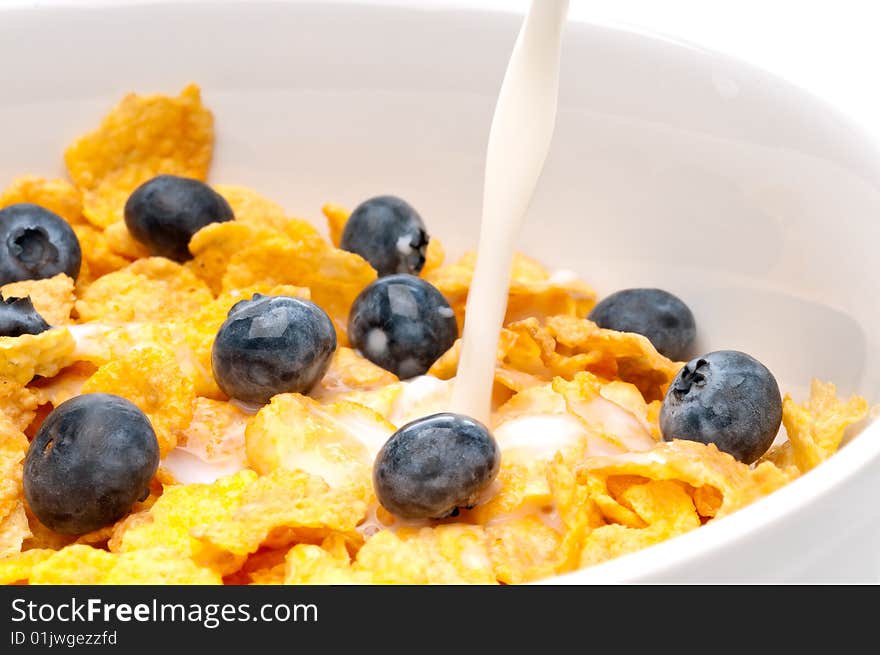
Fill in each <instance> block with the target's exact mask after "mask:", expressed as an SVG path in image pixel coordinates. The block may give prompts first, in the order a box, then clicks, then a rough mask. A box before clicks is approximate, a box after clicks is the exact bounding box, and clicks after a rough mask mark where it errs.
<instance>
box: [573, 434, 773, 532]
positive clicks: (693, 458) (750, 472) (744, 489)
mask: <svg viewBox="0 0 880 655" xmlns="http://www.w3.org/2000/svg"><path fill="white" fill-rule="evenodd" d="M577 475H578V481H579V482H581V483H584V484H587V483H588V482H589V481H590V478H592V477H595V478H596V479H597V480H599V481H601V482H604V483H605V484H606V485H607V483H608V480H609V479H611V478H613V476H619V475H637V476H641V477H644V478H647V479H649V480H674V481H678V482H682V483H685V484H687V485H690V487H692V488H694V489H699V488H700V487H703V486H708V487H711V488H712V489H713V491H711V492H709V491H707V492H705V493H708V494H712V495H714V494H718V495H720V496H721V497H722V498H723V500H722V501H721V504H720V505H719V506H718V507H717V510H716V514H715V515H716V516H719V517H720V516H724V515H727V514H730V513H732V512H734V511H736V510H737V509H739V508H741V507H744V506H746V505H748V504H749V503H751V502H753V501H755V500H757V499H758V498H761V497H763V496H765V495H767V494H769V493H770V492H772V491H775V490H776V489H778V488H779V487H781V486H782V485H784V484H785V483H786V482H788V481H789V479H790V475H789V474H788V473H787V472H784V471H781V470H780V469H778V468H777V467H776V466H775V465H773V464H771V463H769V462H765V463H762V464H760V465H758V466H757V467H755V468H754V469H752V468H749V467H748V466H746V465H745V464H743V463H741V462H738V461H736V460H735V459H734V458H733V457H731V456H730V455H728V454H727V453H723V452H721V451H719V450H718V448H716V447H715V445H714V444H709V445H705V444H702V443H698V442H694V441H684V440H674V441H672V442H668V443H667V442H662V443H658V444H657V445H656V446H655V447H654V448H653V449H652V450H650V451H646V452H634V453H624V454H621V455H612V456H607V457H592V458H588V459H587V460H585V461H584V463H583V464H581V465H580V467H579V468H578V474H577ZM707 497H708V496H704V498H707Z"/></svg>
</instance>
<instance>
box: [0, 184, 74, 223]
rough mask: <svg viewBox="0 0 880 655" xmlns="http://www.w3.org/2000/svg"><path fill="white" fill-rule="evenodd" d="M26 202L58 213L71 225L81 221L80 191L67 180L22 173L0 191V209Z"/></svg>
mask: <svg viewBox="0 0 880 655" xmlns="http://www.w3.org/2000/svg"><path fill="white" fill-rule="evenodd" d="M20 202H27V203H31V204H34V205H40V207H44V208H46V209H48V210H49V211H51V212H54V213H56V214H58V215H59V216H60V217H61V218H63V219H64V220H65V221H67V222H68V223H70V224H71V225H75V224H77V223H82V222H83V217H82V211H83V203H82V193H80V191H79V189H77V188H76V187H75V186H73V185H72V184H71V183H70V182H68V181H67V180H62V179H54V180H49V179H46V178H44V177H38V176H36V175H23V176H21V177H17V178H15V179H14V180H13V181H12V184H10V185H9V186H8V187H6V189H5V190H4V191H3V193H0V209H2V208H3V207H8V206H9V205H15V204H18V203H20Z"/></svg>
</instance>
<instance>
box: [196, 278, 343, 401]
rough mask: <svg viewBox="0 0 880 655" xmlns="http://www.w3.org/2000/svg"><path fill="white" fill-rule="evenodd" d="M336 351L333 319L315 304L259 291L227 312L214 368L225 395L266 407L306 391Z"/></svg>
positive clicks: (213, 358) (216, 343)
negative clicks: (286, 395) (277, 397)
mask: <svg viewBox="0 0 880 655" xmlns="http://www.w3.org/2000/svg"><path fill="white" fill-rule="evenodd" d="M335 350H336V330H335V329H334V328H333V321H332V320H330V317H329V316H327V313H326V312H325V311H324V310H323V309H321V308H320V307H318V306H317V305H316V304H315V303H313V302H309V301H308V300H300V299H299V298H290V297H287V296H262V295H260V294H258V293H257V294H254V296H253V298H252V299H251V300H244V301H241V302H238V303H236V304H235V305H233V307H232V309H230V310H229V315H228V317H227V319H226V321H225V322H224V323H223V325H221V326H220V331H219V332H217V338H216V339H215V340H214V348H213V350H212V352H211V364H212V366H213V368H214V379H215V380H216V381H217V384H218V385H219V387H220V388H221V389H222V390H223V393H225V394H226V395H227V396H229V397H230V398H237V399H238V400H243V401H245V402H251V403H267V402H269V399H270V398H272V396H274V395H276V394H279V393H291V392H296V393H308V392H309V391H310V390H311V389H312V387H314V386H315V385H316V384H317V383H318V382H319V381H320V380H321V378H322V377H324V373H326V372H327V368H328V367H329V366H330V360H331V359H332V357H333V353H334V352H335Z"/></svg>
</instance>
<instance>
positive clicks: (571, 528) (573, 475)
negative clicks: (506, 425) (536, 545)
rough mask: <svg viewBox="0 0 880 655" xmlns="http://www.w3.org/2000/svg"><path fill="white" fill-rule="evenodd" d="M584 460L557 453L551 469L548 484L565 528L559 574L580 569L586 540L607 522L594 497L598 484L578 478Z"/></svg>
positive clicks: (558, 568) (560, 553) (548, 474)
mask: <svg viewBox="0 0 880 655" xmlns="http://www.w3.org/2000/svg"><path fill="white" fill-rule="evenodd" d="M580 459H581V458H580V457H572V456H565V454H564V453H557V455H556V457H555V458H554V459H553V461H552V462H551V463H550V465H549V466H548V469H547V483H548V484H549V486H550V493H551V495H552V498H553V504H554V508H555V510H556V513H557V514H558V516H559V521H560V524H561V528H562V540H561V542H560V545H559V561H558V564H557V573H564V572H566V571H571V570H573V569H575V568H577V567H578V566H579V562H580V558H581V550H582V548H583V542H584V539H585V538H586V536H587V535H589V534H590V533H591V532H592V531H593V530H594V529H596V528H599V527H601V526H603V525H605V519H604V517H603V516H602V512H601V511H600V509H599V507H598V506H597V504H596V502H595V500H594V499H593V496H594V489H595V487H592V488H591V485H590V484H589V481H588V483H587V484H581V483H579V481H578V476H577V464H578V462H579V461H580Z"/></svg>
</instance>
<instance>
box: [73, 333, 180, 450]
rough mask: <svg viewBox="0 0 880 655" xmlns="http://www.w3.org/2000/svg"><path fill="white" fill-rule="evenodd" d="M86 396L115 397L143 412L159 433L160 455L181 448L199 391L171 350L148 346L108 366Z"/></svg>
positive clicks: (87, 385) (88, 385)
mask: <svg viewBox="0 0 880 655" xmlns="http://www.w3.org/2000/svg"><path fill="white" fill-rule="evenodd" d="M81 391H82V393H84V394H86V393H113V394H116V395H119V396H122V397H123V398H127V399H128V400H130V401H131V402H133V403H134V404H135V405H137V406H138V408H140V410H141V411H142V412H144V414H146V415H147V418H149V419H150V423H152V425H153V429H154V430H155V431H156V438H157V439H158V441H159V454H160V456H164V455H165V454H166V453H167V452H169V451H170V450H171V449H172V448H174V447H175V446H176V445H177V440H178V437H179V435H180V434H181V433H182V431H183V430H185V429H186V427H187V426H188V425H189V424H190V421H191V420H192V415H193V401H194V400H195V397H196V396H195V389H194V388H193V385H192V382H191V381H190V380H189V379H187V378H185V377H184V376H183V375H182V374H181V372H180V367H179V366H178V365H177V360H176V359H175V357H174V354H173V353H172V352H170V351H169V350H167V349H164V348H157V347H154V346H146V347H143V348H136V349H134V350H132V351H131V352H129V353H128V354H126V355H125V356H124V357H122V358H120V359H117V360H114V361H112V362H109V363H108V364H104V365H103V366H101V367H100V368H99V369H98V370H97V371H95V373H94V375H92V377H90V378H89V379H88V380H87V381H86V382H85V384H84V385H83V387H82V390H81Z"/></svg>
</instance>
